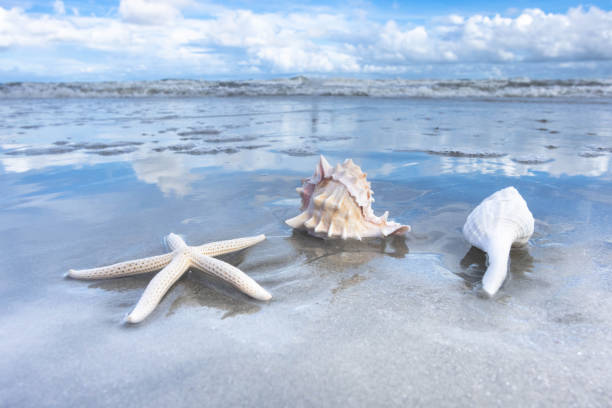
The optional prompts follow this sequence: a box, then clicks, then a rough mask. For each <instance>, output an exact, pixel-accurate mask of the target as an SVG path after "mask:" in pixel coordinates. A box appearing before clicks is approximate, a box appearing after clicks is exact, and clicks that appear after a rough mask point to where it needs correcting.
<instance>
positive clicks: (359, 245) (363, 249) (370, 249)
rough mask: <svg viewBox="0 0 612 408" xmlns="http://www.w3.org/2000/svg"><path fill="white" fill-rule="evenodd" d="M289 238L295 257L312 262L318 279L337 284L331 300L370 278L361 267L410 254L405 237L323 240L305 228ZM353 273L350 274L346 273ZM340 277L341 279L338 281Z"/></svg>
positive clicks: (296, 231)
mask: <svg viewBox="0 0 612 408" xmlns="http://www.w3.org/2000/svg"><path fill="white" fill-rule="evenodd" d="M287 241H288V242H289V243H290V244H291V246H292V247H293V250H294V251H295V254H294V255H295V257H296V258H297V259H300V258H301V259H302V264H303V265H311V266H314V267H313V269H312V270H313V271H314V273H316V274H318V275H317V276H318V278H319V279H320V278H325V277H327V278H331V279H332V280H333V281H334V282H335V287H333V288H330V290H331V294H332V302H333V301H334V299H335V298H336V297H337V296H338V295H340V293H341V292H343V291H345V290H347V289H349V288H352V287H354V286H357V285H360V284H361V283H363V282H365V281H367V280H368V277H367V275H364V274H363V273H361V272H359V267H360V266H362V265H364V264H367V263H368V262H370V261H372V260H373V259H375V258H377V257H381V256H390V257H393V258H404V257H406V255H407V254H408V253H409V248H408V245H407V243H406V238H405V237H404V236H401V235H392V236H389V237H387V238H371V239H364V240H362V241H358V240H346V241H345V240H341V239H329V240H325V239H321V238H317V237H313V236H311V235H309V234H308V233H307V232H305V231H300V230H293V233H292V235H291V237H289V238H287ZM347 271H349V272H353V273H351V274H350V275H347V274H344V273H345V272H347ZM338 279H339V280H338Z"/></svg>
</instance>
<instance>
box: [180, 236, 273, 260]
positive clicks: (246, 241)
mask: <svg viewBox="0 0 612 408" xmlns="http://www.w3.org/2000/svg"><path fill="white" fill-rule="evenodd" d="M265 239H266V236H265V235H264V234H261V235H257V236H254V237H246V238H237V239H229V240H227V241H219V242H211V243H210V244H204V245H200V246H197V247H192V248H193V250H194V251H195V252H196V253H198V254H201V255H207V256H217V255H223V254H227V253H229V252H235V251H240V250H241V249H244V248H248V247H250V246H253V245H255V244H258V243H260V242H261V241H263V240H265Z"/></svg>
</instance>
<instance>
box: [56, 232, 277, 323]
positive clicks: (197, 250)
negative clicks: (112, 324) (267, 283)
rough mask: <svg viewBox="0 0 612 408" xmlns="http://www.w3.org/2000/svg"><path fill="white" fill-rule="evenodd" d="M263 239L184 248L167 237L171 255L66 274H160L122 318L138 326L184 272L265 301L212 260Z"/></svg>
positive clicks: (242, 277)
mask: <svg viewBox="0 0 612 408" xmlns="http://www.w3.org/2000/svg"><path fill="white" fill-rule="evenodd" d="M265 239H266V237H265V235H257V236H255V237H246V238H238V239H231V240H227V241H219V242H211V243H209V244H204V245H200V246H188V245H187V244H186V243H185V241H183V239H182V238H181V237H179V236H178V235H176V234H169V235H168V236H167V237H166V243H167V244H168V247H169V248H170V250H171V251H172V252H169V253H167V254H163V255H158V256H152V257H150V258H143V259H137V260H134V261H127V262H121V263H117V264H114V265H109V266H103V267H100V268H93V269H81V270H74V269H71V270H69V271H68V276H70V277H71V278H75V279H105V278H119V277H122V276H131V275H137V274H140V273H147V272H153V271H157V270H160V269H161V270H160V271H159V273H157V274H156V275H155V277H154V278H153V279H152V280H151V282H150V283H149V285H148V286H147V288H146V289H145V291H144V293H143V294H142V296H141V298H140V300H139V301H138V303H137V304H136V307H134V310H132V312H131V313H130V314H129V315H128V316H127V317H126V321H127V322H128V323H140V322H141V321H143V320H144V319H145V318H146V317H147V316H148V315H149V314H150V313H151V312H152V311H153V309H155V307H156V306H157V305H158V304H159V302H160V301H161V299H162V298H163V297H164V295H165V294H166V292H168V290H169V289H170V287H171V286H172V285H173V284H174V283H175V282H176V281H177V280H178V279H179V278H180V277H181V276H182V275H183V273H185V271H187V270H188V269H189V268H190V267H194V268H196V269H199V270H201V271H204V272H207V273H209V274H211V275H213V276H216V277H218V278H220V279H222V280H224V281H226V282H228V283H229V284H231V285H233V286H235V287H236V288H237V289H238V290H240V291H242V292H243V293H245V294H247V295H249V296H251V297H252V298H255V299H258V300H269V299H270V298H271V297H272V296H271V295H270V293H268V292H267V291H266V290H265V289H264V288H262V287H261V286H259V285H258V284H257V282H255V281H254V280H253V279H252V278H250V277H249V276H248V275H246V274H245V273H244V272H242V271H241V270H240V269H238V268H236V267H235V266H232V265H230V264H228V263H226V262H223V261H220V260H218V259H215V258H213V257H214V256H217V255H222V254H226V253H229V252H235V251H239V250H241V249H244V248H248V247H250V246H252V245H255V244H257V243H259V242H261V241H263V240H265Z"/></svg>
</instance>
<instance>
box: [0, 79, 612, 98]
mask: <svg viewBox="0 0 612 408" xmlns="http://www.w3.org/2000/svg"><path fill="white" fill-rule="evenodd" d="M298 95H310V96H315V95H316V96H371V97H389V98H553V97H610V96H612V79H597V80H590V79H573V80H531V79H485V80H467V79H459V80H407V79H351V78H328V79H322V78H306V77H301V76H300V77H295V78H286V79H284V78H283V79H270V80H243V81H198V80H178V79H172V80H159V81H125V82H55V83H41V82H12V83H4V84H0V98H109V97H121V98H122V97H199V96H222V97H231V96H298Z"/></svg>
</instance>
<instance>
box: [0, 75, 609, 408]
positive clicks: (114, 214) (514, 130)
mask: <svg viewBox="0 0 612 408" xmlns="http://www.w3.org/2000/svg"><path fill="white" fill-rule="evenodd" d="M292 81H294V82H295V81H306V79H303V78H297V79H294V80H292ZM288 82H289V83H291V81H288ZM349 82H350V81H349ZM160 83H162V84H163V82H160ZM478 84H479V85H478V86H480V87H484V83H478ZM81 85H83V84H81ZM145 85H146V86H148V87H151V85H152V84H150V83H149V84H145ZM153 85H155V86H157V84H153ZM264 85H269V84H266V83H264ZM413 85H414V86H416V84H413ZM536 85H537V84H536ZM536 85H533V86H536ZM562 85H563V84H562ZM575 85H576V84H573V85H571V86H575ZM579 85H580V84H579ZM54 86H55V87H56V88H62V87H64V88H65V87H66V85H65V84H64V85H61V84H59V85H58V84H46V85H40V84H38V85H37V84H9V85H6V84H5V85H3V87H4V88H2V87H0V92H5V93H4V97H3V99H2V100H0V118H2V119H0V149H1V150H0V191H1V192H2V194H1V195H0V247H1V248H2V251H0V265H2V267H1V268H0V305H1V306H2V311H3V313H2V314H0V331H1V333H2V336H1V337H0V353H1V355H2V359H1V361H0V405H2V406H62V407H65V406H125V407H129V406H143V405H147V406H191V405H205V406H224V407H226V406H240V405H245V404H247V405H252V406H262V405H263V406H270V405H272V406H321V405H328V406H329V405H343V406H344V405H347V406H364V405H395V406H407V405H430V406H432V405H433V406H448V405H468V404H474V405H506V406H524V405H580V406H606V405H610V404H612V386H611V385H610V384H612V366H611V365H610V361H612V348H611V347H610V344H612V325H611V323H612V317H611V315H610V310H612V278H611V273H612V271H611V267H610V265H611V261H612V227H610V214H611V210H612V186H611V184H610V180H611V169H610V155H611V154H612V104H611V103H612V99H611V98H610V96H609V94H607V93H606V92H609V90H608V91H606V90H605V86H609V85H605V84H604V85H601V84H599V85H589V84H586V85H585V84H582V85H581V86H583V87H587V88H588V89H590V91H588V92H586V93H585V92H583V91H584V90H583V91H581V92H583V93H582V94H579V95H576V94H572V95H569V96H568V95H564V94H562V93H561V94H556V95H553V96H551V93H552V92H554V89H555V87H559V86H561V85H559V84H556V85H555V84H544V85H542V87H543V88H542V89H544V90H548V91H547V92H548V93H544V94H545V95H547V96H544V97H543V96H541V95H536V94H533V95H531V94H522V95H521V96H520V97H516V95H495V92H497V91H495V92H493V94H491V92H489V94H488V95H485V96H480V95H472V94H469V95H467V96H466V95H463V94H461V95H458V94H455V95H451V97H448V96H449V95H446V94H444V95H437V96H436V97H422V96H424V95H412V96H408V97H407V96H405V95H404V96H402V95H399V93H401V92H399V91H394V90H393V89H387V93H392V92H395V94H393V95H392V96H393V97H380V96H376V95H374V96H372V95H370V94H367V93H361V94H359V93H357V94H358V95H365V96H350V95H349V93H347V92H344V93H340V94H342V96H330V95H334V92H326V91H325V90H322V89H323V88H322V87H319V88H316V89H318V91H316V92H314V91H313V92H311V93H310V94H306V93H305V92H301V93H300V92H296V94H288V93H287V92H284V94H280V95H274V94H272V93H271V92H267V93H266V92H260V94H257V95H251V94H248V93H245V92H243V93H242V94H239V93H237V94H236V95H234V96H229V94H224V95H223V96H213V95H210V94H206V95H201V94H197V95H190V96H189V97H185V96H181V95H180V94H177V93H176V92H175V93H170V95H163V96H159V95H157V96H153V97H152V96H151V93H150V92H149V93H147V92H145V93H144V94H139V93H138V92H139V91H137V90H132V91H131V92H132V93H129V92H127V96H125V93H124V96H123V97H119V96H120V95H118V94H109V95H107V94H106V93H101V95H100V94H98V95H93V94H90V93H85V94H82V93H81V94H78V95H77V96H78V97H70V98H66V96H71V95H65V94H62V93H61V92H60V93H55V94H54V93H52V92H47V93H44V92H42V91H41V90H40V89H38V90H35V91H31V89H32V88H33V87H41V89H43V88H44V89H45V92H46V91H48V90H49V89H50V88H52V87H54ZM83 86H84V87H87V86H88V87H90V88H95V87H96V86H97V87H98V88H100V87H101V88H103V89H108V88H109V86H106V88H105V87H104V86H103V85H95V84H94V85H83ZM113 86H114V87H115V88H117V85H116V84H115V85H113ZM121 86H122V87H128V85H126V84H121ZM207 86H211V85H210V84H207ZM225 86H229V85H227V84H226V85H225ZM355 86H357V85H353V87H355ZM359 86H361V87H362V88H364V87H366V85H364V83H361V84H359ZM395 86H397V84H394V85H393V86H392V87H391V88H393V87H395ZM424 86H425V85H424ZM426 86H429V88H432V87H433V86H432V85H431V84H429V85H426ZM446 86H450V85H448V84H447V85H446ZM496 86H497V85H496ZM529 86H532V85H529ZM529 86H523V88H524V89H527V88H529ZM567 86H568V87H569V86H570V85H567ZM7 87H8V88H10V87H12V89H13V91H14V89H16V88H17V87H21V88H22V90H23V89H25V88H28V89H30V91H29V92H30V94H27V95H26V94H24V93H18V92H13V94H11V95H8V94H7V93H6V92H7V91H6V89H7ZM236 87H237V86H234V88H236ZM589 87H590V88H589ZM73 88H74V86H73ZM187 88H189V87H187ZM498 88H499V86H498ZM595 88H597V89H599V91H593V89H595ZM2 89H4V91H3V90H2ZM423 89H425V88H423ZM462 89H463V88H462ZM602 89H603V90H602ZM591 91H593V92H591ZM37 92H38V93H37ZM113 92H114V91H113ZM500 92H501V91H500ZM72 96H74V95H72ZM94 96H95V97H94ZM387 96H388V95H387ZM41 97H43V98H41ZM320 154H323V155H325V157H326V158H327V159H328V161H329V162H330V163H331V164H332V165H334V164H336V163H338V162H340V161H342V160H344V159H346V158H352V159H353V160H354V161H355V162H356V163H357V164H358V165H360V166H361V167H362V169H363V170H364V171H365V172H366V173H367V174H368V179H369V180H370V181H371V183H372V189H373V190H374V193H375V196H374V197H375V199H376V202H375V203H374V205H373V208H374V211H375V213H376V214H377V215H380V214H382V213H383V212H384V211H386V210H388V211H389V212H390V218H392V219H394V220H395V221H398V222H400V223H402V224H410V225H411V226H412V231H411V232H410V233H408V234H407V235H406V237H405V238H403V237H393V238H389V239H386V240H368V241H364V242H337V241H323V240H320V239H316V238H312V237H309V236H307V235H305V234H303V233H299V232H293V231H292V230H291V229H290V228H289V227H288V226H287V225H286V224H285V223H284V220H285V219H287V218H289V217H293V216H295V215H296V214H298V212H299V205H300V202H299V197H298V195H297V193H296V192H295V188H296V187H298V186H300V185H301V180H302V179H303V178H306V177H308V176H310V175H311V174H312V172H313V171H314V168H315V165H316V164H317V162H318V160H319V158H318V157H319V155H320ZM510 185H513V186H515V187H516V188H517V189H518V190H519V191H520V192H521V194H522V195H523V197H524V198H525V200H526V201H527V203H528V205H529V208H530V209H531V211H532V212H533V214H534V217H535V219H536V227H535V234H534V236H533V237H532V239H531V240H530V242H529V245H528V246H527V248H525V249H521V250H513V251H512V253H511V257H510V258H511V265H510V273H509V278H508V280H507V281H506V283H505V284H504V286H503V287H502V289H501V290H500V292H499V293H498V294H497V295H496V296H495V297H493V298H492V299H485V298H483V297H482V296H480V295H479V282H480V279H481V277H482V273H483V272H484V270H485V268H486V256H485V255H484V254H483V253H482V252H480V251H477V250H474V249H471V248H470V245H469V244H468V243H467V242H466V241H465V240H464V239H463V237H462V235H461V227H462V226H463V223H464V221H465V218H466V216H467V214H468V213H469V212H470V211H471V209H472V208H473V207H474V206H476V205H477V204H478V203H479V202H480V201H481V200H482V199H484V198H485V197H486V196H488V195H489V194H491V193H493V192H494V191H496V190H498V189H501V188H503V187H507V186H510ZM169 232H175V233H178V234H181V235H182V236H183V237H184V238H185V239H186V241H187V242H188V243H189V244H194V245H197V244H201V243H205V242H210V241H217V240H222V239H230V238H236V237H241V236H249V235H256V234H261V233H263V234H266V235H267V236H268V239H267V240H266V241H264V242H263V243H260V244H258V245H256V246H254V247H253V248H250V249H248V250H246V251H242V252H239V253H236V254H231V255H227V256H224V257H223V259H224V260H225V261H227V262H230V263H231V264H233V265H236V266H237V267H239V268H240V269H241V270H243V271H245V272H246V273H247V274H249V275H250V276H252V277H253V278H254V279H255V280H256V281H257V282H259V283H260V284H261V285H262V286H263V287H264V288H266V289H267V290H268V291H269V292H270V293H272V295H273V299H272V300H271V301H270V302H269V303H263V302H258V301H255V300H252V299H250V298H248V297H247V296H244V295H242V294H241V293H239V292H237V291H236V290H235V289H233V288H232V287H229V286H227V285H226V284H224V283H222V282H219V281H216V280H213V279H211V278H209V277H207V276H206V275H205V274H202V273H200V272H198V271H195V270H194V271H190V272H188V273H187V274H186V275H185V276H184V277H183V278H182V279H181V280H179V281H178V283H177V284H176V285H175V286H174V287H173V288H172V289H171V290H170V292H169V293H168V294H167V296H166V297H165V298H164V299H163V300H162V302H161V303H160V305H159V306H158V307H157V309H156V310H155V311H154V312H153V313H152V314H151V315H150V316H149V318H148V319H147V320H146V321H145V322H144V323H142V324H140V325H136V326H126V325H122V324H121V321H122V319H123V317H124V315H125V314H126V313H127V312H129V311H130V310H131V309H132V308H133V306H134V305H135V303H136V302H137V300H138V298H139V297H140V295H141V294H142V292H143V290H144V288H145V286H146V285H147V283H148V282H149V281H150V279H151V275H142V276H135V277H129V278H121V279H114V280H101V281H78V280H70V279H64V278H63V277H62V276H63V274H64V273H65V272H66V271H67V270H68V269H70V268H77V269H79V268H89V267H94V266H102V265H106V264H110V263H114V262H120V261H124V260H130V259H136V258H140V257H146V256H151V255H155V254H160V253H162V252H163V251H164V246H163V244H162V237H163V236H164V235H166V234H168V233H169Z"/></svg>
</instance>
